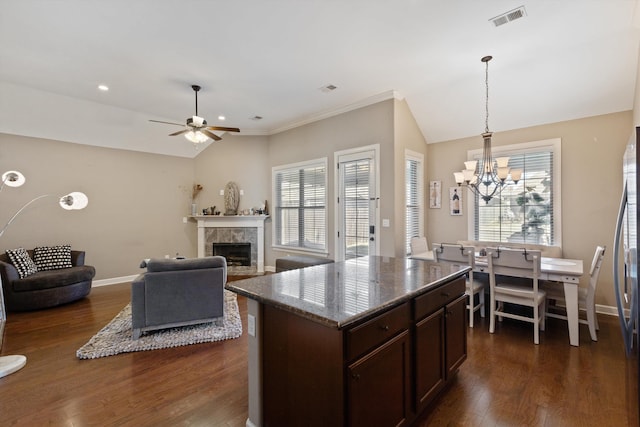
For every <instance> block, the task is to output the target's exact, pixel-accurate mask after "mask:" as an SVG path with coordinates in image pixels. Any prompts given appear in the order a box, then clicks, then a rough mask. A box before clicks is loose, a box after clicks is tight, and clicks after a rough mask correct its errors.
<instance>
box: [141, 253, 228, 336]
mask: <svg viewBox="0 0 640 427" xmlns="http://www.w3.org/2000/svg"><path fill="white" fill-rule="evenodd" d="M141 266H146V267H147V272H146V273H143V274H141V275H139V276H138V277H137V278H136V279H135V280H134V281H133V282H132V283H131V321H132V328H133V339H138V338H140V335H141V333H142V332H145V331H150V330H155V329H165V328H172V327H176V326H185V325H193V324H198V323H207V322H212V321H214V320H216V319H218V318H221V317H222V316H223V308H224V285H225V283H226V281H227V262H226V260H225V259H224V257H221V256H211V257H205V258H192V259H151V260H149V261H146V262H143V265H141Z"/></svg>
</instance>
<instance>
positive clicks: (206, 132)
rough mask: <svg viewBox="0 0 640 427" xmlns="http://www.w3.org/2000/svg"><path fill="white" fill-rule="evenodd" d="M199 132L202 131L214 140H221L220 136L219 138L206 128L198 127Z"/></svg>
mask: <svg viewBox="0 0 640 427" xmlns="http://www.w3.org/2000/svg"><path fill="white" fill-rule="evenodd" d="M200 132H202V133H204V134H205V135H207V136H208V137H209V138H211V139H213V140H214V141H221V140H222V138H220V137H219V136H218V135H216V134H215V133H211V132H209V131H208V130H207V129H200Z"/></svg>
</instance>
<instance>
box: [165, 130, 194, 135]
mask: <svg viewBox="0 0 640 427" xmlns="http://www.w3.org/2000/svg"><path fill="white" fill-rule="evenodd" d="M189 130H190V129H182V130H179V131H178V132H174V133H170V134H169V136H176V135H182V134H183V133H187V132H189Z"/></svg>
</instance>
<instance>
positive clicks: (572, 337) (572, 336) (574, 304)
mask: <svg viewBox="0 0 640 427" xmlns="http://www.w3.org/2000/svg"><path fill="white" fill-rule="evenodd" d="M564 300H565V302H566V304H567V325H568V326H569V342H570V343H571V345H573V346H576V347H578V346H579V345H580V328H579V323H578V286H577V285H576V284H575V283H570V282H564Z"/></svg>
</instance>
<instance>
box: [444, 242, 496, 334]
mask: <svg viewBox="0 0 640 427" xmlns="http://www.w3.org/2000/svg"><path fill="white" fill-rule="evenodd" d="M433 255H434V259H435V261H437V262H445V263H448V264H452V265H460V264H464V265H469V266H470V267H471V271H469V273H467V289H466V292H465V293H466V294H467V296H468V297H469V302H468V303H467V309H468V310H469V327H471V328H473V318H474V314H475V312H476V311H478V310H480V317H484V313H485V303H484V283H483V282H481V281H479V280H476V279H474V277H473V269H474V268H475V263H476V257H475V248H474V247H473V246H463V245H454V244H447V243H436V244H434V245H433ZM476 295H478V303H477V304H476V303H475V296H476Z"/></svg>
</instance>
